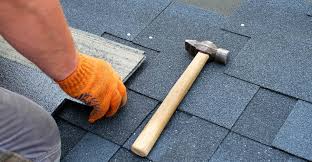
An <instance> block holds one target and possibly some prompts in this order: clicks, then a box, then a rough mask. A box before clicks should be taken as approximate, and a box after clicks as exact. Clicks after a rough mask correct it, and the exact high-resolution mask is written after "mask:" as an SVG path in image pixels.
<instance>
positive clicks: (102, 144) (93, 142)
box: [62, 133, 120, 162]
mask: <svg viewBox="0 0 312 162" xmlns="http://www.w3.org/2000/svg"><path fill="white" fill-rule="evenodd" d="M119 147H120V146H118V145H116V144H114V143H112V142H110V141H107V140H105V139H103V138H101V137H99V136H97V135H94V134H92V133H87V134H86V135H85V136H84V137H83V138H82V139H81V141H80V142H79V143H78V144H77V145H76V146H75V147H74V148H73V149H72V150H71V151H70V152H69V153H68V154H67V156H65V157H64V159H63V160H62V161H64V162H71V161H72V162H80V161H81V162H85V161H103V162H104V161H109V159H110V158H111V157H112V156H113V155H114V153H115V152H116V151H117V150H118V149H119Z"/></svg>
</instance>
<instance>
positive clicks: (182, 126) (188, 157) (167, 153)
mask: <svg viewBox="0 0 312 162" xmlns="http://www.w3.org/2000/svg"><path fill="white" fill-rule="evenodd" d="M147 121H148V120H145V122H144V123H143V124H142V125H141V126H140V128H138V129H137V131H136V132H135V133H134V134H133V135H132V136H131V138H130V139H129V140H128V141H127V142H126V143H125V145H124V147H126V148H128V149H130V147H131V145H132V143H133V142H134V140H135V139H136V137H137V136H138V134H139V133H140V131H141V130H142V128H143V127H144V126H145V124H146V122H147ZM227 132H228V130H226V129H224V128H221V127H219V126H216V125H214V124H211V123H209V122H207V121H204V120H202V119H199V118H197V117H192V116H190V115H187V114H184V113H183V112H179V111H177V112H176V113H175V115H174V116H173V117H172V118H171V121H170V122H169V123H168V125H167V127H166V129H165V130H164V132H163V133H162V134H161V136H160V138H159V139H158V141H157V143H156V144H155V146H154V148H153V149H152V151H151V152H150V154H149V155H148V158H149V159H151V160H153V161H207V160H208V159H209V158H210V157H211V156H212V154H213V152H214V151H215V150H216V149H217V147H218V145H219V144H220V143H221V141H222V139H223V138H224V137H225V136H226V134H227Z"/></svg>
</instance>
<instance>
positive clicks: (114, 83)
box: [57, 54, 127, 123]
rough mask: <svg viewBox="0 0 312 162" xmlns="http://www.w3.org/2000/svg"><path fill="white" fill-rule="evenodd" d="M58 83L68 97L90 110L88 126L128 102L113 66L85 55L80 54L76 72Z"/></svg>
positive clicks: (123, 87) (113, 112) (111, 113)
mask: <svg viewBox="0 0 312 162" xmlns="http://www.w3.org/2000/svg"><path fill="white" fill-rule="evenodd" d="M57 83H58V84H59V86H60V87H61V88H62V89H63V90H64V92H66V93H67V94H68V95H70V96H71V97H73V98H76V99H78V100H80V101H82V102H84V103H86V104H87V105H89V106H92V107H93V110H92V112H91V113H90V115H89V120H88V121H89V122H90V123H94V122H95V121H96V120H98V119H100V118H102V117H104V116H108V117H109V116H112V115H114V114H115V113H116V112H117V111H118V109H119V108H120V107H122V106H124V105H125V103H126V101H127V92H126V87H125V86H124V84H123V83H122V81H121V79H120V77H119V75H118V74H117V73H116V72H115V71H114V69H113V68H112V66H111V65H110V64H109V63H107V62H105V61H104V60H101V59H97V58H94V57H91V56H88V55H85V54H79V63H78V66H77V68H76V69H75V71H74V72H73V73H72V74H71V75H70V76H68V77H67V78H66V79H64V80H62V81H57Z"/></svg>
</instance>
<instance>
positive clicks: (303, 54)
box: [226, 32, 312, 101]
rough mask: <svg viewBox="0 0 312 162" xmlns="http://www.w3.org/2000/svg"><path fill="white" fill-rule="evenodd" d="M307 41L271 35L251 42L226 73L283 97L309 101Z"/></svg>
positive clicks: (311, 88)
mask: <svg viewBox="0 0 312 162" xmlns="http://www.w3.org/2000/svg"><path fill="white" fill-rule="evenodd" d="M311 50H312V44H311V39H303V38H302V37H295V36H291V37H290V36H287V35H283V34H282V33H276V32H273V33H271V34H269V35H265V36H261V37H257V38H252V39H251V40H250V41H249V42H248V43H247V44H246V46H245V47H244V49H243V50H242V51H241V52H240V53H239V55H238V56H237V57H236V58H235V59H234V60H233V61H232V63H231V64H230V65H229V67H228V69H227V71H226V73H227V74H229V75H231V76H235V77H237V78H240V79H243V80H247V81H249V82H252V83H255V84H258V85H261V86H262V87H265V88H268V89H272V90H274V91H277V92H281V93H283V94H287V95H290V96H293V97H296V98H300V99H304V100H308V101H312V96H311V93H312V82H311V80H312V76H311V75H310V74H311V73H312V67H311V66H310V65H311V64H312V61H311V59H310V58H311V55H310V51H311Z"/></svg>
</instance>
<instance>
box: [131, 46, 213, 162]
mask: <svg viewBox="0 0 312 162" xmlns="http://www.w3.org/2000/svg"><path fill="white" fill-rule="evenodd" d="M208 59H209V55H208V54H204V53H201V52H198V53H197V55H196V56H195V58H194V59H193V60H192V62H191V63H190V65H189V66H188V67H187V69H186V70H185V71H184V72H183V74H182V75H181V77H180V78H179V79H178V81H177V82H176V83H175V84H174V86H173V87H172V88H171V90H170V91H169V93H168V95H167V96H166V98H165V99H164V101H163V102H162V104H161V105H160V106H159V108H158V109H157V111H156V112H155V113H154V115H153V116H152V118H151V119H150V120H149V122H148V123H147V124H146V126H145V127H144V129H143V131H142V132H141V133H140V135H139V136H138V138H137V139H136V140H135V142H134V143H133V144H132V147H131V150H132V152H134V153H135V154H137V155H139V156H142V157H145V156H147V155H148V154H149V152H150V150H151V149H152V147H153V146H154V144H155V142H156V141H157V139H158V137H159V136H160V134H161V132H162V131H163V129H164V128H165V127H166V124H167V123H168V121H169V120H170V118H171V116H172V115H173V113H174V112H175V110H176V109H177V107H178V106H179V104H180V102H181V101H182V99H183V98H184V96H185V95H186V94H187V92H188V90H189V89H190V88H191V86H192V84H193V82H194V81H195V79H196V78H197V76H198V74H199V73H200V71H201V70H202V68H203V67H204V65H205V64H206V62H207V60H208Z"/></svg>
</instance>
